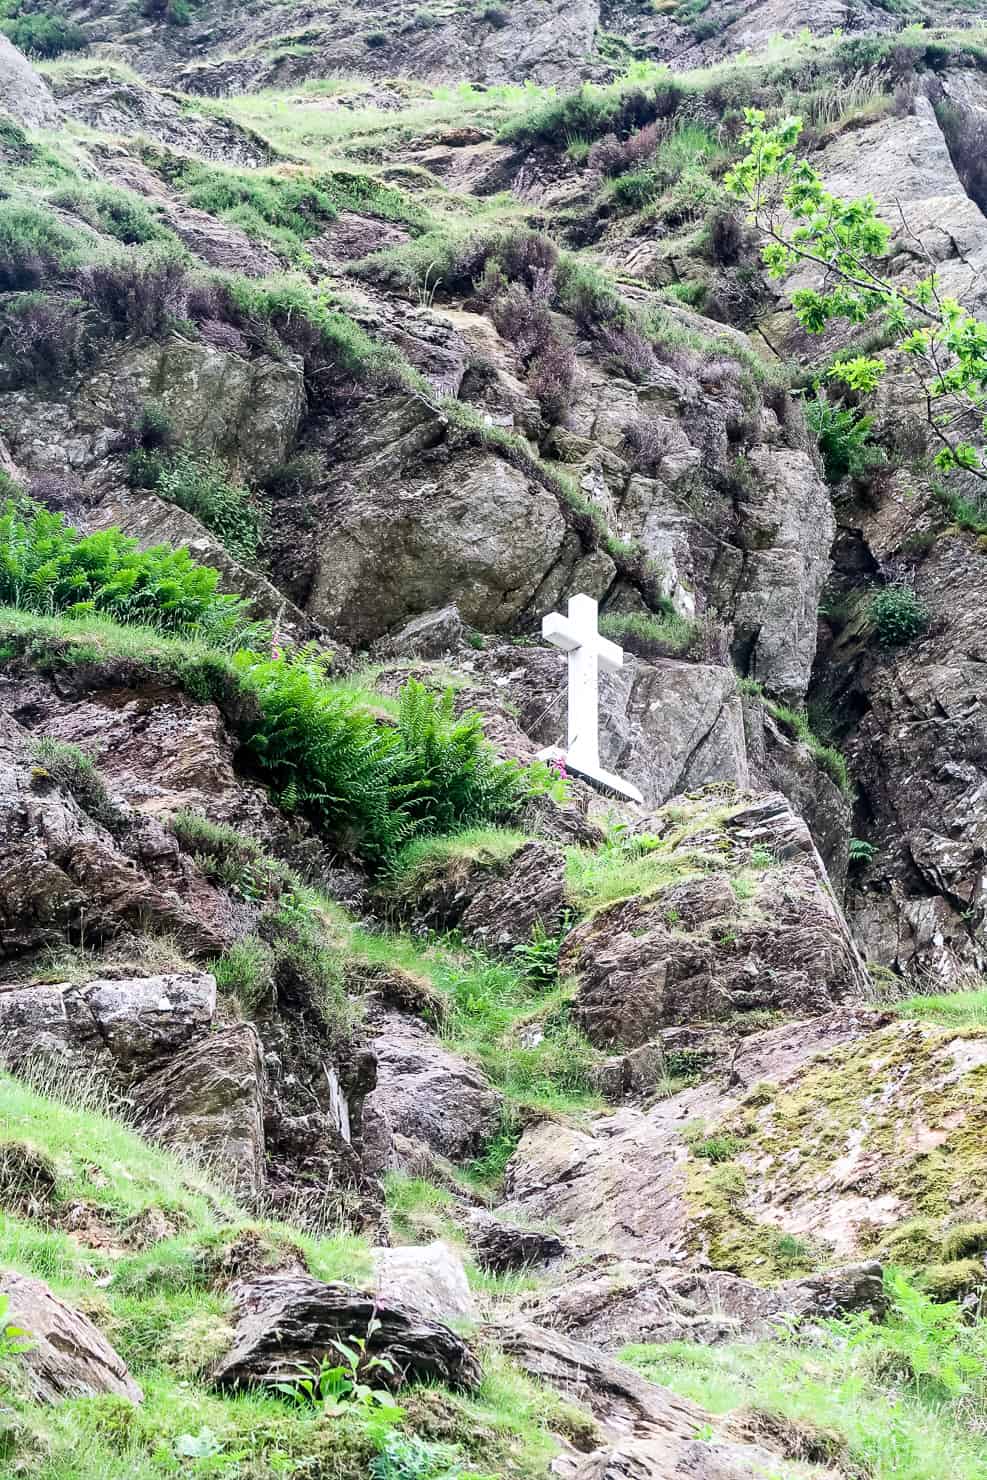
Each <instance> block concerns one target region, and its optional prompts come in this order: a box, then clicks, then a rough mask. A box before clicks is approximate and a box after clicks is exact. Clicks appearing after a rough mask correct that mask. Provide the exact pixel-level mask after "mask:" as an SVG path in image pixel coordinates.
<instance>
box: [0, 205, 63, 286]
mask: <svg viewBox="0 0 987 1480" xmlns="http://www.w3.org/2000/svg"><path fill="white" fill-rule="evenodd" d="M79 248H80V241H79V238H78V236H76V234H75V233H74V232H72V231H70V230H69V229H68V228H67V227H65V226H63V225H62V224H61V223H60V222H59V221H57V220H56V219H55V217H54V216H53V215H52V213H51V211H47V210H44V209H43V208H42V207H41V206H34V205H26V204H21V203H18V202H17V201H15V200H3V199H0V291H3V292H16V291H17V290H18V289H26V288H35V287H38V286H39V285H41V284H42V283H43V282H44V281H45V280H46V279H47V278H48V277H49V275H51V274H55V273H58V272H60V271H62V270H64V269H65V268H68V267H71V266H73V265H74V264H75V262H76V261H77V260H78V255H79Z"/></svg>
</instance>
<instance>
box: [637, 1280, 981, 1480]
mask: <svg viewBox="0 0 987 1480" xmlns="http://www.w3.org/2000/svg"><path fill="white" fill-rule="evenodd" d="M885 1284H886V1288H887V1293H888V1294H889V1296H890V1298H891V1309H890V1312H889V1314H888V1316H887V1318H886V1319H885V1320H884V1321H883V1322H878V1321H875V1320H874V1319H873V1318H872V1317H871V1316H870V1314H869V1313H861V1314H858V1315H853V1316H849V1317H846V1318H845V1319H843V1320H834V1321H828V1322H825V1323H823V1324H821V1325H820V1326H819V1327H818V1328H817V1329H815V1330H814V1332H813V1339H812V1342H811V1344H810V1343H805V1344H803V1343H800V1342H794V1343H793V1342H792V1341H790V1340H787V1341H786V1340H783V1339H779V1340H776V1341H761V1342H756V1343H753V1344H736V1345H730V1344H727V1345H722V1346H713V1347H710V1346H693V1345H689V1344H687V1343H684V1342H671V1343H668V1344H666V1345H664V1346H634V1347H627V1348H625V1350H624V1352H623V1353H622V1354H621V1355H622V1356H623V1358H624V1360H626V1361H630V1362H631V1363H633V1365H634V1366H635V1367H637V1368H638V1369H639V1370H640V1371H641V1372H643V1373H644V1375H645V1376H647V1377H649V1378H650V1379H651V1380H652V1381H654V1382H658V1383H661V1384H662V1385H664V1386H667V1387H670V1388H672V1389H673V1391H675V1392H677V1393H679V1394H680V1395H682V1396H683V1397H687V1398H691V1399H693V1401H695V1402H698V1403H700V1404H701V1405H702V1406H703V1407H705V1408H707V1409H709V1410H710V1411H711V1412H712V1413H713V1414H714V1415H719V1414H728V1413H732V1412H734V1411H740V1410H743V1412H744V1414H745V1415H746V1418H747V1422H748V1423H750V1424H752V1425H753V1427H751V1428H749V1429H748V1432H750V1433H752V1434H756V1433H757V1432H758V1427H757V1425H758V1420H759V1419H760V1418H763V1420H764V1424H765V1431H766V1432H776V1433H777V1432H785V1433H790V1434H792V1435H793V1436H796V1435H797V1436H799V1438H800V1439H803V1440H804V1441H811V1442H812V1443H813V1444H814V1446H815V1448H814V1454H815V1456H816V1457H818V1458H820V1459H824V1460H825V1461H828V1462H829V1464H833V1463H834V1462H835V1463H836V1466H837V1468H838V1470H839V1472H840V1473H846V1474H848V1475H849V1474H859V1475H866V1476H868V1477H869V1480H941V1477H943V1476H946V1475H948V1476H949V1477H950V1480H981V1477H982V1475H983V1444H982V1441H981V1438H980V1433H979V1430H980V1427H981V1424H982V1422H983V1414H984V1413H985V1411H987V1328H985V1326H984V1324H983V1323H982V1322H967V1321H966V1320H965V1319H964V1316H963V1314H962V1312H961V1311H960V1309H959V1307H958V1306H957V1305H955V1304H946V1305H938V1304H935V1303H934V1302H933V1301H932V1300H931V1299H929V1297H928V1296H927V1295H924V1294H922V1293H921V1292H920V1291H919V1290H917V1289H916V1288H915V1287H914V1286H913V1285H911V1284H909V1282H908V1281H907V1280H905V1279H904V1278H903V1277H902V1276H901V1275H900V1274H897V1273H894V1272H891V1273H890V1274H888V1275H886V1276H885Z"/></svg>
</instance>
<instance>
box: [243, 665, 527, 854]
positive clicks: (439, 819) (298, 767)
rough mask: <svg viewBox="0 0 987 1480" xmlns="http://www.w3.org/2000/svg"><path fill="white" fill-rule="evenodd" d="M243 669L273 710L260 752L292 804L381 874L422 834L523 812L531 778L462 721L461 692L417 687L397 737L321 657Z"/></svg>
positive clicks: (402, 712)
mask: <svg viewBox="0 0 987 1480" xmlns="http://www.w3.org/2000/svg"><path fill="white" fill-rule="evenodd" d="M238 667H239V672H240V676H241V683H242V685H243V687H244V688H245V689H246V690H247V691H248V692H250V693H252V694H254V695H255V696H256V698H257V700H258V703H259V705H260V709H261V720H260V723H259V724H258V726H257V728H256V730H254V731H253V733H252V734H251V735H250V737H249V739H248V741H247V745H246V749H247V751H248V753H249V754H250V755H252V756H253V758H254V760H255V761H256V762H257V764H258V765H259V766H260V767H261V768H262V769H263V770H264V771H265V772H266V774H267V775H268V776H269V777H270V778H271V781H272V784H273V785H274V787H275V788H276V789H277V791H278V792H279V794H280V796H281V799H282V802H283V803H286V804H288V805H290V806H304V807H306V808H307V809H309V810H311V811H313V812H315V813H316V814H317V815H318V816H319V817H320V818H321V820H322V821H323V822H324V823H325V824H326V825H327V826H328V827H330V828H331V829H332V830H333V831H334V832H335V833H336V834H337V836H341V837H342V838H343V839H344V840H345V841H347V842H348V843H349V844H350V845H351V846H352V847H353V848H355V849H356V850H357V851H359V852H360V853H361V854H362V855H363V856H364V857H365V858H366V859H367V860H368V861H369V862H371V863H375V864H377V865H381V864H383V863H386V862H388V861H390V860H391V859H393V858H394V857H395V855H396V853H397V851H398V849H399V848H400V846H401V845H402V844H403V843H405V842H407V841H408V840H409V839H410V838H411V837H413V836H414V835H416V834H425V833H438V832H451V831H454V830H455V829H456V828H460V827H472V826H477V825H480V824H482V823H484V822H488V821H493V820H496V819H497V818H499V817H503V816H507V815H509V814H510V813H511V812H512V811H513V810H515V808H516V807H517V806H518V805H519V803H520V800H521V797H522V794H523V773H522V772H521V769H520V768H519V767H518V766H516V765H514V764H511V763H507V762H502V761H498V760H497V759H496V757H495V756H494V754H493V752H492V751H491V749H490V748H489V746H488V745H487V744H486V742H485V740H484V738H483V729H482V725H481V722H480V718H479V716H478V715H476V714H465V715H462V716H460V717H459V718H456V716H455V712H454V703H455V700H454V695H453V694H452V692H451V691H450V692H447V693H446V694H445V695H443V696H441V697H437V696H436V695H434V694H431V693H429V692H428V690H426V689H425V688H424V686H423V685H421V684H419V683H417V682H416V681H415V680H411V681H409V683H408V684H407V685H406V687H405V689H404V690H403V692H402V695H401V703H400V709H399V714H398V722H397V724H396V725H395V726H385V725H381V724H378V722H377V719H376V717H375V716H374V715H373V714H371V713H369V712H368V711H367V710H366V709H365V708H364V707H363V706H362V705H361V704H360V703H359V701H358V700H357V699H356V698H355V697H354V696H353V694H352V693H351V692H350V691H349V690H347V689H346V688H345V687H343V686H341V685H334V684H332V683H330V682H329V681H328V680H327V678H326V676H325V672H324V669H323V667H322V666H321V665H320V664H319V662H318V661H317V660H316V659H315V658H314V657H311V656H307V655H302V656H301V657H300V658H298V659H295V660H288V659H286V658H272V659H270V660H268V661H264V660H261V659H260V658H258V657H257V655H256V654H246V655H242V656H241V658H240V660H239V663H238Z"/></svg>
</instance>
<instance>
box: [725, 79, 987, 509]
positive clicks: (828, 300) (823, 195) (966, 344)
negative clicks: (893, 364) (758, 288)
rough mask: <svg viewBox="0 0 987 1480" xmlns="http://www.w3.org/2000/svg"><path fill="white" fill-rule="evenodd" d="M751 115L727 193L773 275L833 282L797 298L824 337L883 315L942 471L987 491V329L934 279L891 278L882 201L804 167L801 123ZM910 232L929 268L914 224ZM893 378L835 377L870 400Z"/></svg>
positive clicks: (834, 373)
mask: <svg viewBox="0 0 987 1480" xmlns="http://www.w3.org/2000/svg"><path fill="white" fill-rule="evenodd" d="M745 116H746V119H747V125H748V127H747V132H746V133H745V134H744V135H743V138H742V140H741V142H742V144H743V145H744V146H745V147H746V148H747V154H746V155H745V156H744V158H743V159H742V160H741V161H740V163H739V164H737V165H736V166H735V167H734V168H733V169H732V170H730V171H729V172H728V173H727V175H726V176H725V184H726V186H727V188H728V189H729V190H730V191H731V192H732V193H733V194H734V195H735V196H736V197H737V198H738V199H740V200H743V201H745V202H746V204H747V206H748V210H749V213H750V218H751V220H752V221H753V222H754V224H755V225H756V226H757V227H758V228H759V229H760V230H761V231H762V232H763V233H764V235H765V236H766V237H767V238H768V240H767V242H766V244H765V246H764V248H763V250H762V257H763V260H764V263H765V266H766V267H767V269H768V272H769V274H770V275H771V276H772V277H776V278H779V277H783V276H784V274H785V273H786V272H788V271H789V269H790V268H792V267H793V266H795V264H796V263H798V262H813V263H815V264H816V265H817V266H818V267H820V268H822V269H823V272H824V274H825V276H824V279H823V286H822V288H821V289H813V288H800V289H799V290H798V291H797V292H795V293H794V294H793V295H792V304H793V307H794V309H795V314H796V317H797V318H798V320H799V323H800V324H801V325H802V327H803V328H804V329H806V330H807V331H808V332H809V333H810V334H818V333H821V331H822V330H823V329H825V328H826V326H827V325H828V324H829V323H830V322H831V320H833V319H845V320H847V321H849V322H850V323H852V324H862V323H864V322H866V321H867V320H868V319H869V318H871V317H872V316H873V315H874V314H877V313H881V314H883V316H884V320H885V324H886V327H887V329H888V331H889V333H890V334H891V336H892V340H893V343H894V346H895V347H896V348H897V349H899V350H901V351H903V352H904V353H905V354H906V355H907V356H908V359H909V364H910V367H911V369H912V370H913V372H914V374H915V375H916V377H917V379H918V381H919V384H920V385H921V388H922V393H923V397H924V400H925V407H926V419H927V421H928V424H929V426H930V428H931V429H932V432H933V434H934V436H935V438H936V440H937V441H938V443H939V451H938V452H937V454H936V458H935V462H936V466H937V467H939V468H940V469H942V470H943V471H950V470H952V469H954V468H959V469H962V470H963V471H965V472H967V473H970V474H972V475H973V476H974V477H976V478H980V479H982V480H983V481H984V482H987V452H985V448H984V446H983V445H982V443H983V439H985V438H987V420H985V419H984V411H985V408H987V323H984V322H983V321H982V320H980V319H975V318H973V317H972V316H971V315H970V314H968V313H966V312H965V311H964V309H963V308H962V307H961V305H960V304H959V303H958V302H957V301H956V299H955V298H944V297H942V296H941V295H940V292H939V287H938V284H937V282H936V278H935V274H934V272H932V273H930V275H929V276H928V277H925V278H921V279H920V280H919V281H917V282H915V283H913V284H912V285H911V286H910V287H907V288H904V287H900V286H898V284H897V283H896V282H893V281H892V280H891V279H890V278H889V277H888V276H887V275H886V268H885V267H884V265H883V264H884V261H885V259H886V258H887V254H888V247H889V243H890V240H891V228H890V227H889V226H888V225H886V223H885V222H883V221H880V220H879V219H878V217H877V207H876V204H875V202H874V199H873V197H872V196H869V195H868V196H864V197H863V199H861V200H852V201H845V200H840V199H839V198H838V197H837V196H835V195H831V194H830V193H829V191H827V190H826V189H825V188H824V185H823V182H822V179H821V178H820V176H819V174H818V173H817V171H816V170H814V169H813V167H812V166H811V165H810V164H809V163H808V161H807V160H805V159H800V158H799V156H798V154H797V148H798V141H799V135H800V133H801V131H802V120H801V119H800V118H796V117H787V118H783V119H782V120H781V122H780V123H776V124H773V125H771V126H770V127H768V126H767V124H766V122H765V115H764V113H763V112H761V111H760V110H759V109H757V108H748V109H747V110H746V112H745ZM899 209H900V208H899ZM902 228H903V229H904V231H905V232H906V233H907V234H908V235H909V237H910V238H911V240H912V243H913V244H914V245H916V246H917V247H918V248H919V250H920V251H921V252H922V254H923V255H924V256H925V257H926V260H929V258H928V253H927V252H925V249H924V247H922V244H921V242H920V241H919V239H918V237H917V236H916V234H915V233H914V232H913V231H912V230H911V229H910V228H909V226H908V223H907V221H906V220H905V218H904V215H902ZM931 265H932V264H931V261H930V266H931ZM886 369H887V366H886V364H885V362H884V360H882V359H878V358H874V357H871V356H867V355H857V356H855V357H852V358H848V359H844V360H841V361H840V362H839V363H838V364H835V365H833V366H832V368H831V369H830V370H829V371H828V372H827V373H828V375H829V376H830V377H831V378H832V379H834V380H840V381H842V382H843V383H844V384H845V385H847V386H849V387H850V388H851V389H853V390H856V391H862V392H870V391H873V390H875V389H876V387H877V385H878V383H879V382H880V379H881V376H882V375H883V374H884V372H885V370H886ZM973 416H975V417H976V418H977V420H978V421H979V423H980V432H979V434H978V440H980V441H981V445H980V446H976V445H975V444H974V443H973V442H971V441H970V440H969V433H968V431H967V427H968V426H969V424H970V421H971V418H972V417H973Z"/></svg>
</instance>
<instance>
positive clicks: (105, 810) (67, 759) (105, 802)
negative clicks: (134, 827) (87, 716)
mask: <svg viewBox="0 0 987 1480" xmlns="http://www.w3.org/2000/svg"><path fill="white" fill-rule="evenodd" d="M31 754H32V755H33V757H34V759H35V761H36V762H37V764H38V767H39V768H40V770H41V771H43V772H44V773H45V774H46V775H47V776H49V777H51V779H52V780H53V781H55V782H56V783H57V784H58V785H59V786H64V787H65V789H66V791H68V792H70V793H71V794H72V796H73V797H74V798H75V800H76V801H77V802H78V803H79V806H80V807H81V808H82V810H83V811H84V812H86V813H88V815H89V816H90V817H91V818H92V819H93V821H94V822H99V823H101V824H102V825H103V826H104V827H108V828H109V829H110V830H111V831H113V830H114V829H116V828H118V827H120V826H121V824H122V822H123V814H122V813H121V811H120V809H119V808H118V807H117V806H116V804H115V803H114V802H113V801H112V800H111V798H110V794H109V792H108V791H107V789H106V782H105V781H104V780H103V778H102V776H101V775H100V774H99V772H98V771H97V769H96V765H95V763H94V761H93V758H92V756H90V755H87V754H86V752H85V751H84V750H80V748H79V746H78V745H70V744H68V743H67V742H66V741H64V740H55V739H53V738H52V737H51V736H48V735H44V736H42V737H40V738H39V739H37V740H34V741H32V744H31Z"/></svg>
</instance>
